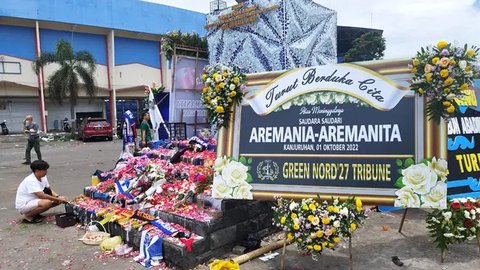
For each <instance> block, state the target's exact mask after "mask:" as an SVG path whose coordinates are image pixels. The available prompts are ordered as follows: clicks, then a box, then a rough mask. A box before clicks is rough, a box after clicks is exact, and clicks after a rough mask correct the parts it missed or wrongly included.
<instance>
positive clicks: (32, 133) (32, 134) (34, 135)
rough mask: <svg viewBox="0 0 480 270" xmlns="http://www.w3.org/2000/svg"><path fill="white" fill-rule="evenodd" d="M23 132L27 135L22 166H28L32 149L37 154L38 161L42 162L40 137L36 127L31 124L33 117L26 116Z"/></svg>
mask: <svg viewBox="0 0 480 270" xmlns="http://www.w3.org/2000/svg"><path fill="white" fill-rule="evenodd" d="M23 132H24V133H25V134H28V141H27V149H26V151H25V162H23V163H22V164H25V165H30V163H31V155H30V153H31V152H32V148H33V149H35V153H37V158H38V160H42V153H40V135H39V134H38V125H37V124H36V123H35V122H33V117H32V116H31V115H27V117H26V118H25V121H24V128H23Z"/></svg>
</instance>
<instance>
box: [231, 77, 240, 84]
mask: <svg viewBox="0 0 480 270" xmlns="http://www.w3.org/2000/svg"><path fill="white" fill-rule="evenodd" d="M232 81H233V83H234V84H238V83H239V82H240V78H238V77H233V79H232Z"/></svg>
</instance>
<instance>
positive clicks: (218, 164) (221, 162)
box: [213, 157, 228, 173]
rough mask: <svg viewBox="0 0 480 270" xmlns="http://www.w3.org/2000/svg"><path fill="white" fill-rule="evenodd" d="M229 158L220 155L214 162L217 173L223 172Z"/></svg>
mask: <svg viewBox="0 0 480 270" xmlns="http://www.w3.org/2000/svg"><path fill="white" fill-rule="evenodd" d="M227 162H228V161H227V159H226V158H223V157H218V158H217V159H216V160H215V163H214V164H213V167H214V168H215V172H216V173H221V172H222V170H223V168H225V166H226V165H227Z"/></svg>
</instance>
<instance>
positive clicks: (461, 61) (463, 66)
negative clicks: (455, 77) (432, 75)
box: [458, 60, 467, 69]
mask: <svg viewBox="0 0 480 270" xmlns="http://www.w3.org/2000/svg"><path fill="white" fill-rule="evenodd" d="M458 66H459V67H460V68H461V69H464V68H466V67H467V61H465V60H460V61H459V62H458Z"/></svg>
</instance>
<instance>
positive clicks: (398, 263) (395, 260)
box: [392, 256, 403, 266]
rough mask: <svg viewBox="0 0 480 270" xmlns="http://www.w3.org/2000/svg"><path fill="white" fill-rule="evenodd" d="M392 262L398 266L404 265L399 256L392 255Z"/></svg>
mask: <svg viewBox="0 0 480 270" xmlns="http://www.w3.org/2000/svg"><path fill="white" fill-rule="evenodd" d="M392 262H393V263H394V264H395V265H397V266H403V262H402V261H400V259H399V258H398V257H397V256H393V257H392Z"/></svg>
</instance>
